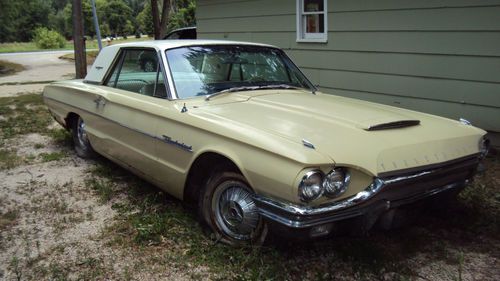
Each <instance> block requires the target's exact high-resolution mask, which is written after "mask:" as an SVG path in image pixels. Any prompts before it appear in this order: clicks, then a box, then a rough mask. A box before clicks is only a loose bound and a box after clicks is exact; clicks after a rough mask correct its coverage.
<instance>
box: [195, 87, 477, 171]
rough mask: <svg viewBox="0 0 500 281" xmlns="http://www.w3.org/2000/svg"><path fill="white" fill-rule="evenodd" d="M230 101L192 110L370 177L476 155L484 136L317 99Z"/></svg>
mask: <svg viewBox="0 0 500 281" xmlns="http://www.w3.org/2000/svg"><path fill="white" fill-rule="evenodd" d="M231 95H233V94H231ZM231 95H227V96H226V97H219V99H220V101H218V102H214V103H211V102H212V101H208V102H206V103H205V105H200V106H197V109H198V110H201V111H203V112H205V113H208V114H214V115H218V116H219V117H223V118H226V119H228V120H231V121H233V122H237V123H241V124H242V125H244V127H246V128H248V127H250V128H255V130H256V132H258V131H266V132H268V133H272V134H274V135H276V136H280V137H284V138H287V139H289V140H291V141H293V142H297V143H301V144H304V145H305V146H308V145H309V144H310V145H309V146H310V147H311V148H310V149H314V150H316V151H318V152H319V153H322V154H324V155H326V156H328V157H329V158H331V159H332V161H333V162H335V163H336V165H342V166H343V165H347V166H351V167H354V168H358V169H361V170H364V171H366V172H369V173H371V174H373V175H378V174H380V173H386V172H390V171H396V170H404V169H409V168H414V167H418V166H423V165H431V164H436V163H441V162H446V161H449V160H453V159H457V158H460V157H464V156H467V155H471V154H474V153H477V152H478V140H479V139H480V137H481V136H482V135H483V134H484V133H485V132H484V131H482V130H480V129H477V128H475V127H472V126H466V125H463V124H461V123H460V122H457V121H453V120H450V119H446V118H442V117H437V116H433V115H429V114H424V113H418V112H414V111H410V110H405V109H401V108H395V107H391V106H386V105H381V104H376V103H370V102H366V101H361V100H356V99H350V98H345V97H340V96H334V95H328V94H322V93H317V94H316V95H313V94H311V93H310V92H305V91H300V90H274V91H271V90H267V91H259V92H257V93H255V92H253V93H250V92H249V93H247V94H246V93H244V92H243V93H238V94H237V95H234V96H232V97H231ZM214 101H215V99H214ZM255 137H258V134H256V136H255ZM290 149H296V147H295V148H290ZM312 164H320V163H312Z"/></svg>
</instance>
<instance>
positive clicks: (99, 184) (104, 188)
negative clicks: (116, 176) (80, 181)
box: [85, 178, 115, 203]
mask: <svg viewBox="0 0 500 281" xmlns="http://www.w3.org/2000/svg"><path fill="white" fill-rule="evenodd" d="M85 184H86V185H87V186H88V187H90V189H92V190H93V191H94V192H95V193H96V194H97V196H99V199H100V201H101V202H102V203H106V202H108V201H109V200H111V198H112V197H113V195H114V194H115V190H114V186H113V183H111V182H110V181H109V180H106V179H99V178H91V179H88V180H86V181H85Z"/></svg>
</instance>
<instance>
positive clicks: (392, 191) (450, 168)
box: [255, 155, 479, 229]
mask: <svg viewBox="0 0 500 281" xmlns="http://www.w3.org/2000/svg"><path fill="white" fill-rule="evenodd" d="M478 163H479V158H478V157H477V156H475V155H474V156H471V157H467V158H463V159H458V160H456V161H453V162H452V163H445V164H442V165H440V166H434V167H432V168H431V169H425V170H420V171H417V172H414V171H413V172H411V171H410V172H404V173H396V174H394V173H393V174H392V175H388V176H386V177H384V178H375V179H374V181H373V183H372V184H371V185H370V186H368V187H367V188H366V189H365V190H363V191H361V192H359V193H357V194H355V195H353V196H351V197H349V198H347V199H344V200H341V201H337V202H333V203H329V204H326V205H320V206H315V207H312V206H303V205H295V204H291V203H288V202H282V201H279V200H275V199H272V198H267V197H263V196H258V195H257V196H255V201H256V204H257V206H258V208H259V213H260V214H261V215H262V216H263V217H264V218H266V219H268V220H271V221H272V222H276V223H278V224H280V225H282V226H286V227H289V228H294V229H304V228H309V227H314V226H319V225H324V224H328V223H332V222H336V221H341V220H346V219H350V218H355V217H360V216H364V215H370V216H371V217H374V216H376V215H377V214H378V215H380V214H382V213H384V212H386V211H388V210H389V209H393V208H397V207H400V206H403V205H407V204H410V203H413V202H416V201H420V200H423V199H425V198H429V197H433V196H436V195H438V194H441V193H446V192H453V191H457V192H458V191H460V190H461V189H462V188H463V187H465V185H466V184H467V183H468V182H469V181H470V179H471V178H472V177H473V175H474V173H475V172H476V169H477V166H478ZM375 219H376V218H375Z"/></svg>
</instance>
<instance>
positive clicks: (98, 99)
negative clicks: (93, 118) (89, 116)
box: [94, 96, 106, 108]
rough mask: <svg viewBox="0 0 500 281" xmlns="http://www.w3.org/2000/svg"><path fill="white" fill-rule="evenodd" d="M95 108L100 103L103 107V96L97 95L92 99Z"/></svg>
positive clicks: (104, 102)
mask: <svg viewBox="0 0 500 281" xmlns="http://www.w3.org/2000/svg"><path fill="white" fill-rule="evenodd" d="M94 103H95V106H96V108H99V106H101V105H102V107H104V106H105V105H106V99H105V98H104V97H103V96H97V98H96V99H95V100H94Z"/></svg>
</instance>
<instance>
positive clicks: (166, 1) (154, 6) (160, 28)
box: [151, 0, 170, 40]
mask: <svg viewBox="0 0 500 281" xmlns="http://www.w3.org/2000/svg"><path fill="white" fill-rule="evenodd" d="M161 4H162V5H161V14H160V13H159V6H158V0H151V13H152V15H153V30H154V35H155V39H156V40H159V39H163V37H165V34H166V33H167V21H168V14H169V12H170V0H163V2H162V3H161Z"/></svg>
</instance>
